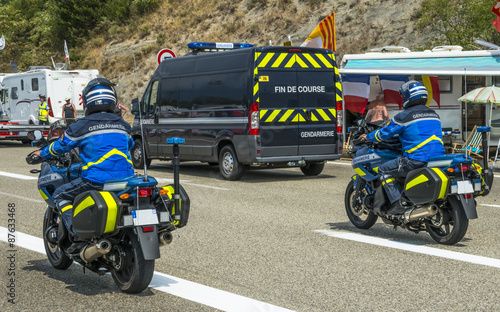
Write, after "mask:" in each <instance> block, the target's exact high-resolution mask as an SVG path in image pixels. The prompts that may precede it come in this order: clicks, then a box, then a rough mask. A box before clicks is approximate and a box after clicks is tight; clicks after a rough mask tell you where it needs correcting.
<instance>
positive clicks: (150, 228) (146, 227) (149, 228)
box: [142, 226, 155, 232]
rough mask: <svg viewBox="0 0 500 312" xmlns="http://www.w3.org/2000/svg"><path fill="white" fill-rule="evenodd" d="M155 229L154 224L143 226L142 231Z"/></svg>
mask: <svg viewBox="0 0 500 312" xmlns="http://www.w3.org/2000/svg"><path fill="white" fill-rule="evenodd" d="M154 230H155V227H154V226H143V227H142V231H143V232H153V231H154Z"/></svg>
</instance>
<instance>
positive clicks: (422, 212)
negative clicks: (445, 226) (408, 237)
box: [404, 204, 439, 223]
mask: <svg viewBox="0 0 500 312" xmlns="http://www.w3.org/2000/svg"><path fill="white" fill-rule="evenodd" d="M438 211H439V208H438V207H437V206H436V205H434V204H429V205H426V206H423V207H421V208H416V209H413V210H410V211H407V212H405V216H404V218H405V223H408V222H412V221H415V220H418V219H422V218H425V217H431V216H433V215H435V214H437V213H438Z"/></svg>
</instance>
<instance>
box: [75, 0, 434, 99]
mask: <svg viewBox="0 0 500 312" xmlns="http://www.w3.org/2000/svg"><path fill="white" fill-rule="evenodd" d="M421 2H422V0H328V1H322V0H274V1H273V0H184V1H180V0H165V1H164V2H163V3H162V4H161V5H160V7H159V8H158V9H157V10H155V11H154V12H151V13H150V14H149V15H148V16H147V17H146V18H144V19H143V20H140V21H134V22H133V23H131V24H130V25H128V26H123V27H112V28H110V29H108V30H107V33H106V34H105V35H104V36H102V35H97V36H95V37H94V39H92V40H90V41H89V42H88V43H87V44H86V46H85V47H84V48H83V51H81V52H82V55H84V58H83V59H82V60H81V61H80V62H79V64H78V65H79V66H80V67H81V68H97V69H99V70H100V72H101V73H102V74H103V75H105V76H106V77H108V78H109V79H110V80H111V81H113V82H115V83H117V84H118V87H117V90H118V92H119V96H120V101H121V102H122V103H124V104H126V105H129V104H130V100H131V99H132V98H134V97H136V96H137V87H136V83H135V81H136V79H135V75H134V66H133V64H134V56H135V59H136V63H137V69H138V81H139V93H140V94H142V92H143V91H144V88H145V87H146V84H147V82H148V80H149V77H150V76H151V74H152V73H153V72H154V70H155V68H156V66H157V64H156V55H157V53H158V51H159V50H160V49H161V48H171V49H173V50H174V51H175V52H176V54H177V55H183V54H186V53H187V52H188V50H187V43H188V42H192V41H218V42H248V43H252V44H254V45H257V46H265V45H267V44H268V43H269V40H271V41H272V43H273V45H282V43H283V42H285V41H287V40H288V36H290V38H291V40H292V45H300V44H301V43H302V42H303V41H304V40H305V39H306V38H307V36H308V35H309V33H310V32H311V31H312V30H313V29H314V28H315V27H316V26H317V25H318V23H319V22H320V21H321V20H322V19H324V18H325V17H326V16H328V15H329V14H330V13H331V12H332V11H335V14H336V22H335V25H336V34H337V53H338V54H339V57H341V56H342V55H343V54H347V53H360V52H365V51H367V50H368V49H370V48H374V47H381V46H387V45H398V46H399V45H401V46H406V47H408V48H410V49H411V50H417V49H421V48H422V47H423V43H424V39H425V35H424V34H419V33H417V32H416V31H415V30H414V17H415V11H416V9H417V8H419V7H420V4H421Z"/></svg>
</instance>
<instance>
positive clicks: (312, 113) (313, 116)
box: [304, 109, 319, 121]
mask: <svg viewBox="0 0 500 312" xmlns="http://www.w3.org/2000/svg"><path fill="white" fill-rule="evenodd" d="M304 111H306V110H305V109H304ZM311 121H319V119H318V117H316V115H315V114H314V112H313V111H311Z"/></svg>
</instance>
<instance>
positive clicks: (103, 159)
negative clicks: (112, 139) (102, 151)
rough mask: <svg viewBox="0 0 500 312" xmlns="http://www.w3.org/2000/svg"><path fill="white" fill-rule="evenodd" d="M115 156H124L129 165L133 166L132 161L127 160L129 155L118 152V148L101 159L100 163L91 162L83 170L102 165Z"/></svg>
mask: <svg viewBox="0 0 500 312" xmlns="http://www.w3.org/2000/svg"><path fill="white" fill-rule="evenodd" d="M113 155H120V156H123V157H124V158H125V159H126V160H127V161H128V162H129V163H131V164H133V163H132V161H131V160H130V159H128V158H127V155H125V154H124V153H123V152H120V151H119V150H117V149H116V148H113V149H112V150H110V151H109V152H107V153H106V155H104V156H102V157H101V159H99V160H98V161H96V162H89V163H88V164H87V165H86V166H84V167H83V168H82V170H86V169H88V168H89V167H90V166H93V165H97V164H100V163H102V162H103V161H105V160H106V159H108V158H109V157H111V156H113Z"/></svg>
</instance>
